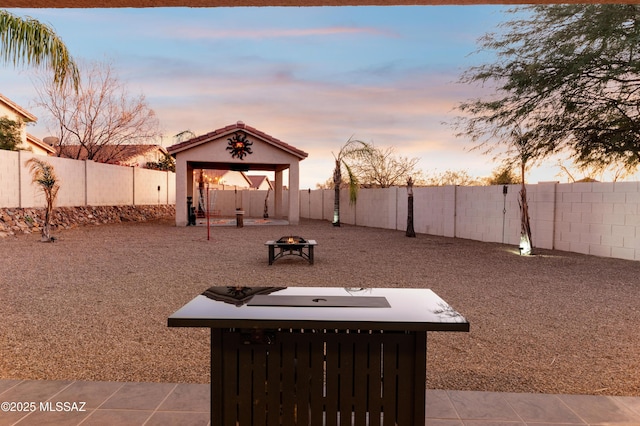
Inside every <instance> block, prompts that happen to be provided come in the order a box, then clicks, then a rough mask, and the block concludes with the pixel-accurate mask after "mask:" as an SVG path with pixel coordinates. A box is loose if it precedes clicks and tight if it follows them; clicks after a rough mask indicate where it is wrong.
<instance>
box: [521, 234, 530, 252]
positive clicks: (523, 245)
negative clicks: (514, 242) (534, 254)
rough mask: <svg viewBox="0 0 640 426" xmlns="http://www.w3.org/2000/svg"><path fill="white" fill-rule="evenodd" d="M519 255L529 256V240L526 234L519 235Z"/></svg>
mask: <svg viewBox="0 0 640 426" xmlns="http://www.w3.org/2000/svg"><path fill="white" fill-rule="evenodd" d="M519 248H520V255H521V256H529V255H530V254H531V242H530V241H529V238H527V236H526V235H520V247H519Z"/></svg>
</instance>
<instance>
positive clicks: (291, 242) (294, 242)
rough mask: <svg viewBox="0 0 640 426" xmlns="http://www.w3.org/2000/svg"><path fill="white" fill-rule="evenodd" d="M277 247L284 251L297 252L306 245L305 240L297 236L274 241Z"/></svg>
mask: <svg viewBox="0 0 640 426" xmlns="http://www.w3.org/2000/svg"><path fill="white" fill-rule="evenodd" d="M276 244H277V246H278V247H281V248H283V249H285V250H297V249H299V248H301V247H303V246H304V245H305V244H307V240H305V239H304V238H302V237H298V236H287V237H281V238H280V239H279V240H278V241H276Z"/></svg>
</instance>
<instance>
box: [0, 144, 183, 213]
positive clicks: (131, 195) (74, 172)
mask: <svg viewBox="0 0 640 426" xmlns="http://www.w3.org/2000/svg"><path fill="white" fill-rule="evenodd" d="M32 157H38V158H40V159H42V160H44V161H47V162H48V163H50V164H51V165H52V166H53V167H54V170H55V173H56V175H57V176H58V180H59V182H60V190H59V192H58V196H57V199H56V206H58V207H76V206H86V205H90V206H117V205H156V204H174V203H175V173H170V172H161V171H156V170H148V169H141V168H133V167H123V166H115V165H110V164H100V163H94V162H93V161H78V160H72V159H68V158H59V157H49V156H39V155H38V156H36V155H34V154H32V153H30V152H27V151H6V150H0V208H16V207H20V208H31V207H43V206H44V204H45V199H44V194H43V193H42V190H41V189H40V188H39V187H38V186H37V185H35V184H33V183H32V176H31V173H30V172H29V167H28V166H27V165H26V164H25V163H26V162H27V161H28V160H29V159H30V158H32ZM136 177H137V182H138V185H137V187H135V186H134V183H135V182H136V180H135V179H136ZM158 186H160V188H161V190H160V191H158V189H157V188H158Z"/></svg>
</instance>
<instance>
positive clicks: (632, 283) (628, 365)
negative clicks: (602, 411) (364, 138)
mask: <svg viewBox="0 0 640 426" xmlns="http://www.w3.org/2000/svg"><path fill="white" fill-rule="evenodd" d="M292 234H293V235H300V236H303V237H306V238H313V239H316V240H317V241H318V246H317V247H316V256H315V260H316V262H315V265H313V266H311V265H309V264H308V263H306V262H305V261H303V260H302V259H300V258H297V257H293V258H291V257H290V258H283V259H281V260H278V261H277V262H276V263H275V264H274V265H273V266H268V265H267V249H266V248H265V247H264V245H263V243H264V241H266V240H269V239H274V238H279V237H280V236H283V235H292ZM57 237H58V240H57V241H56V242H55V243H53V244H50V243H41V242H39V236H38V235H26V236H19V237H8V238H3V239H0V266H1V268H0V271H1V274H2V275H1V276H0V317H1V318H2V321H0V378H2V379H50V380H53V379H76V380H110V381H111V380H112V381H136V382H137V381H142V382H186V383H208V381H209V333H208V330H203V329H185V328H168V327H167V326H166V323H167V317H168V316H169V315H171V314H172V313H173V312H174V311H176V310H177V309H178V308H180V307H181V306H182V305H183V304H185V303H186V302H188V301H190V300H191V299H192V298H193V297H195V296H196V295H198V294H200V293H201V292H202V291H204V290H205V289H206V288H208V287H210V286H213V285H249V286H251V285H263V286H264V285H267V286H272V285H274V286H277V285H282V283H288V284H289V285H296V286H304V285H316V286H345V287H424V288H431V289H433V290H434V291H435V292H436V293H438V294H439V295H440V296H441V297H442V298H443V299H445V300H446V301H447V302H449V303H450V304H451V305H452V306H453V307H454V308H456V309H457V310H458V311H460V312H461V313H462V314H463V315H464V316H465V317H467V319H468V320H469V321H470V323H471V332H470V333H430V334H429V341H428V345H429V351H428V361H427V365H428V370H427V375H428V379H427V387H428V388H435V389H459V390H481V391H502V392H542V393H569V394H595V395H598V394H607V395H628V396H640V353H639V352H640V333H639V332H638V329H639V325H640V292H639V290H640V278H639V277H640V262H632V261H624V260H617V259H606V258H599V257H593V256H584V255H580V254H574V253H567V252H560V251H549V250H537V255H535V256H531V257H521V256H518V255H516V254H515V250H514V249H515V248H514V247H512V246H505V245H501V244H491V243H480V242H476V241H470V240H462V239H451V238H442V237H435V236H429V235H421V234H420V235H418V237H417V238H407V237H405V236H404V232H400V231H390V230H380V229H371V228H360V227H354V226H346V225H343V226H342V227H340V228H335V227H333V226H331V224H330V223H328V222H320V221H303V222H302V223H301V224H300V225H299V226H275V225H263V226H245V227H244V228H235V227H215V228H213V230H212V238H211V240H210V241H208V240H207V232H206V228H203V227H179V228H178V227H175V226H174V224H173V222H168V221H158V222H151V223H128V224H118V225H102V226H89V227H81V228H76V229H71V230H66V231H61V232H58V233H57Z"/></svg>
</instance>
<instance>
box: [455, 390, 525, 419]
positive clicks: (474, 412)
mask: <svg viewBox="0 0 640 426" xmlns="http://www.w3.org/2000/svg"><path fill="white" fill-rule="evenodd" d="M448 394H449V398H450V399H451V402H452V403H453V406H454V408H455V409H456V412H457V413H458V415H459V416H460V418H461V419H462V420H464V421H465V422H464V424H465V425H466V424H467V423H468V422H467V420H489V419H491V420H494V421H496V420H500V421H505V420H508V421H516V422H517V421H520V418H519V417H518V415H517V414H516V412H515V411H514V410H513V408H511V406H510V405H509V404H508V403H507V401H506V400H505V399H504V398H503V396H502V394H500V393H494V392H468V391H466V392H463V391H449V392H448Z"/></svg>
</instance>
